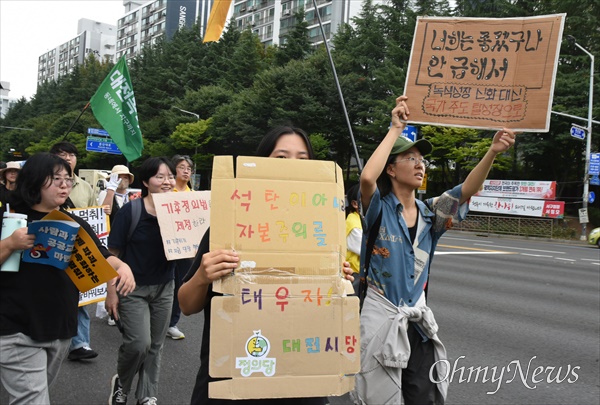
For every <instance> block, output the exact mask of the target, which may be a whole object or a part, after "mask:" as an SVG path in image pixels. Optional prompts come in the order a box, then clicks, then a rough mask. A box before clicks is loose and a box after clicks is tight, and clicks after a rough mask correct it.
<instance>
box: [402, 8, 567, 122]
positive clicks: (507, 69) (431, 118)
mask: <svg viewBox="0 0 600 405" xmlns="http://www.w3.org/2000/svg"><path fill="white" fill-rule="evenodd" d="M565 16H566V14H555V15H547V16H537V17H524V18H452V17H418V19H417V26H416V28H415V34H414V37H413V45H412V53H411V58H410V62H409V66H408V74H407V77H406V84H405V90H404V92H405V94H406V95H407V96H408V97H409V100H408V105H409V107H410V116H409V122H412V123H420V124H432V125H444V126H455V127H473V128H484V129H497V128H502V127H509V128H511V129H513V130H516V131H529V132H540V131H543V132H548V129H549V126H550V112H551V106H552V95H553V92H554V81H555V77H556V69H557V66H558V56H559V52H560V42H561V40H562V33H563V25H564V20H565Z"/></svg>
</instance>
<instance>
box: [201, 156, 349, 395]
mask: <svg viewBox="0 0 600 405" xmlns="http://www.w3.org/2000/svg"><path fill="white" fill-rule="evenodd" d="M236 168H237V172H236V173H235V175H234V170H233V158H232V157H230V156H217V157H215V159H214V162H213V179H212V203H213V204H214V206H215V207H219V209H218V210H213V211H212V213H211V234H210V248H211V250H215V249H224V248H226V249H235V250H236V251H237V252H238V253H239V254H240V266H239V268H237V269H236V270H235V272H234V274H233V275H231V276H228V277H225V278H224V279H221V280H218V281H217V282H215V283H213V290H214V291H217V292H222V293H225V294H227V295H225V296H223V297H214V298H213V299H212V311H211V337H210V339H211V342H212V343H211V346H210V350H211V351H210V361H209V372H210V374H211V376H213V377H219V378H229V379H227V380H223V381H218V382H214V383H210V385H209V396H210V397H211V398H229V399H243V398H286V397H314V396H331V395H342V394H344V393H346V392H348V391H350V390H351V389H353V387H354V374H356V373H357V372H358V371H359V370H360V356H359V347H360V327H359V314H358V298H357V297H348V296H346V294H347V292H348V291H351V287H350V288H348V285H349V284H350V283H349V282H347V281H346V280H344V279H343V278H342V276H341V265H342V262H343V261H344V257H345V251H346V237H345V216H344V188H343V177H342V171H341V169H340V167H339V166H337V165H336V164H335V163H334V162H324V161H308V160H294V159H269V158H256V157H238V159H237V166H236ZM217 342H218V344H217Z"/></svg>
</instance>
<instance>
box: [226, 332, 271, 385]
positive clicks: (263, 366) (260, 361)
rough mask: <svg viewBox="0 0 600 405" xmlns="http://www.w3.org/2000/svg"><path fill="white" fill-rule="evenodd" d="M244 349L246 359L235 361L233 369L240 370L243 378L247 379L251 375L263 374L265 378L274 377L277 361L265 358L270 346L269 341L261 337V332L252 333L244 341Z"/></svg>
mask: <svg viewBox="0 0 600 405" xmlns="http://www.w3.org/2000/svg"><path fill="white" fill-rule="evenodd" d="M244 349H245V351H246V354H247V357H237V358H236V359H235V368H239V369H240V370H241V374H242V376H243V377H249V376H250V375H251V374H252V373H263V374H264V375H265V376H267V377H271V376H273V375H275V366H276V364H277V359H274V358H268V357H267V355H268V354H269V350H270V349H271V344H270V343H269V339H267V338H266V337H265V336H263V335H262V332H261V330H255V331H254V334H253V335H252V336H250V338H248V340H247V341H246V347H245V348H244Z"/></svg>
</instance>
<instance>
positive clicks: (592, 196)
mask: <svg viewBox="0 0 600 405" xmlns="http://www.w3.org/2000/svg"><path fill="white" fill-rule="evenodd" d="M594 201H596V193H594V192H593V191H590V192H589V194H588V202H589V203H590V204H593V203H594Z"/></svg>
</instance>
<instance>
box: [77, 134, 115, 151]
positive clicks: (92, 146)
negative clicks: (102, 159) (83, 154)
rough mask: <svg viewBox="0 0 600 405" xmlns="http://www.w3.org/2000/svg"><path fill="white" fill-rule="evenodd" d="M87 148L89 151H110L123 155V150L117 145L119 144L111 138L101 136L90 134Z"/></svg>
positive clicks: (86, 144)
mask: <svg viewBox="0 0 600 405" xmlns="http://www.w3.org/2000/svg"><path fill="white" fill-rule="evenodd" d="M85 150H87V151H88V152H101V153H110V154H113V155H122V153H121V151H120V150H119V148H118V147H117V144H116V143H114V142H113V141H112V139H110V138H99V137H95V136H88V137H87V141H86V143H85Z"/></svg>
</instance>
